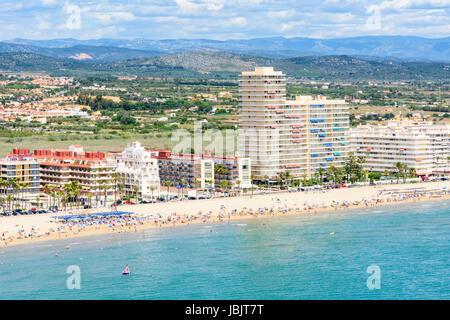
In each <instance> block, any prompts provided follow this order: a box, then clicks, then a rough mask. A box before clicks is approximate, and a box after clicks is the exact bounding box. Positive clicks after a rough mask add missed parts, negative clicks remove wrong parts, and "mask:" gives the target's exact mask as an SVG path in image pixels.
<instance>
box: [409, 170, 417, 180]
mask: <svg viewBox="0 0 450 320" xmlns="http://www.w3.org/2000/svg"><path fill="white" fill-rule="evenodd" d="M409 175H410V176H411V177H413V178H414V177H416V169H415V168H409Z"/></svg>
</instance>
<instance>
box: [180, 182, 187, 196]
mask: <svg viewBox="0 0 450 320" xmlns="http://www.w3.org/2000/svg"><path fill="white" fill-rule="evenodd" d="M185 185H186V180H184V179H180V186H181V198H183V193H184V190H183V188H184V186H185Z"/></svg>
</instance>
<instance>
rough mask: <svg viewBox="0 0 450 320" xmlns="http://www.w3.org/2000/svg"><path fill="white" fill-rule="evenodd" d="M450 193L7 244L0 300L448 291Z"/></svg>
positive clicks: (0, 255) (378, 295)
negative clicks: (440, 196)
mask: <svg viewBox="0 0 450 320" xmlns="http://www.w3.org/2000/svg"><path fill="white" fill-rule="evenodd" d="M449 204H450V201H448V200H436V201H429V202H419V203H411V204H397V205H391V206H384V207H374V208H365V209H349V210H343V211H331V212H322V213H317V214H310V215H297V216H283V217H269V218H252V219H246V220H239V221H231V222H230V223H228V222H227V221H225V222H223V223H220V224H219V223H216V224H204V225H190V226H183V227H176V228H173V227H166V228H161V229H149V230H145V231H139V232H131V233H121V234H111V235H100V236H90V237H79V238H72V239H65V240H58V241H52V242H37V243H34V244H28V245H22V246H15V247H9V248H0V299H31V300H35V299H58V300H59V299H150V300H159V299H164V300H165V299H175V300H178V299H200V300H202V299H225V300H227V299H258V300H259V299H262V300H266V299H275V300H287V299H289V300H291V299H296V300H297V299H307V300H309V299H338V300H340V299H355V300H360V299H375V300H376V299H449V298H450V206H449ZM67 246H69V247H67ZM127 264H128V265H129V269H130V271H131V273H130V274H129V275H123V274H122V270H123V269H124V268H125V266H126V265H127Z"/></svg>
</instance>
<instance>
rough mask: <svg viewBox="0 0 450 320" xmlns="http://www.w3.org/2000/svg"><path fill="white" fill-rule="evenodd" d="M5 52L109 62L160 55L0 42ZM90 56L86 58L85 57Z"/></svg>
mask: <svg viewBox="0 0 450 320" xmlns="http://www.w3.org/2000/svg"><path fill="white" fill-rule="evenodd" d="M2 52H3V53H6V52H11V53H13V52H22V53H35V54H40V55H44V56H49V57H54V58H70V59H77V58H79V57H81V58H83V57H85V58H86V59H84V60H86V61H89V60H92V61H99V62H110V61H118V60H127V59H139V58H148V57H154V56H158V55H161V54H162V53H161V52H159V51H143V50H133V49H126V48H117V47H98V46H87V45H76V46H73V47H65V48H47V47H39V46H34V45H28V44H15V43H8V42H0V53H2ZM88 56H89V57H90V58H87V57H88Z"/></svg>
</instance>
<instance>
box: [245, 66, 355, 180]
mask: <svg viewBox="0 0 450 320" xmlns="http://www.w3.org/2000/svg"><path fill="white" fill-rule="evenodd" d="M239 96H240V104H241V110H240V113H239V125H240V133H239V141H238V154H239V156H241V157H243V158H250V159H251V163H252V173H253V174H254V175H255V178H256V179H257V180H262V181H263V180H267V179H269V180H273V179H275V178H276V177H277V176H278V175H279V174H280V173H282V172H286V171H289V173H290V174H291V175H293V176H294V177H297V178H300V177H303V176H306V177H311V176H312V175H314V174H315V173H316V172H317V170H319V169H320V168H322V169H324V170H326V169H327V168H329V167H330V166H332V165H333V166H336V167H341V166H343V164H344V162H345V158H346V157H347V156H348V142H349V141H348V130H349V109H348V105H347V103H346V102H345V101H344V100H328V99H327V98H325V97H322V96H319V97H316V98H313V97H311V96H298V97H296V99H295V100H292V101H290V100H286V88H285V78H284V75H283V73H282V72H280V71H274V70H273V68H272V67H257V68H255V70H254V71H251V72H243V73H242V75H241V77H240V79H239Z"/></svg>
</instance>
